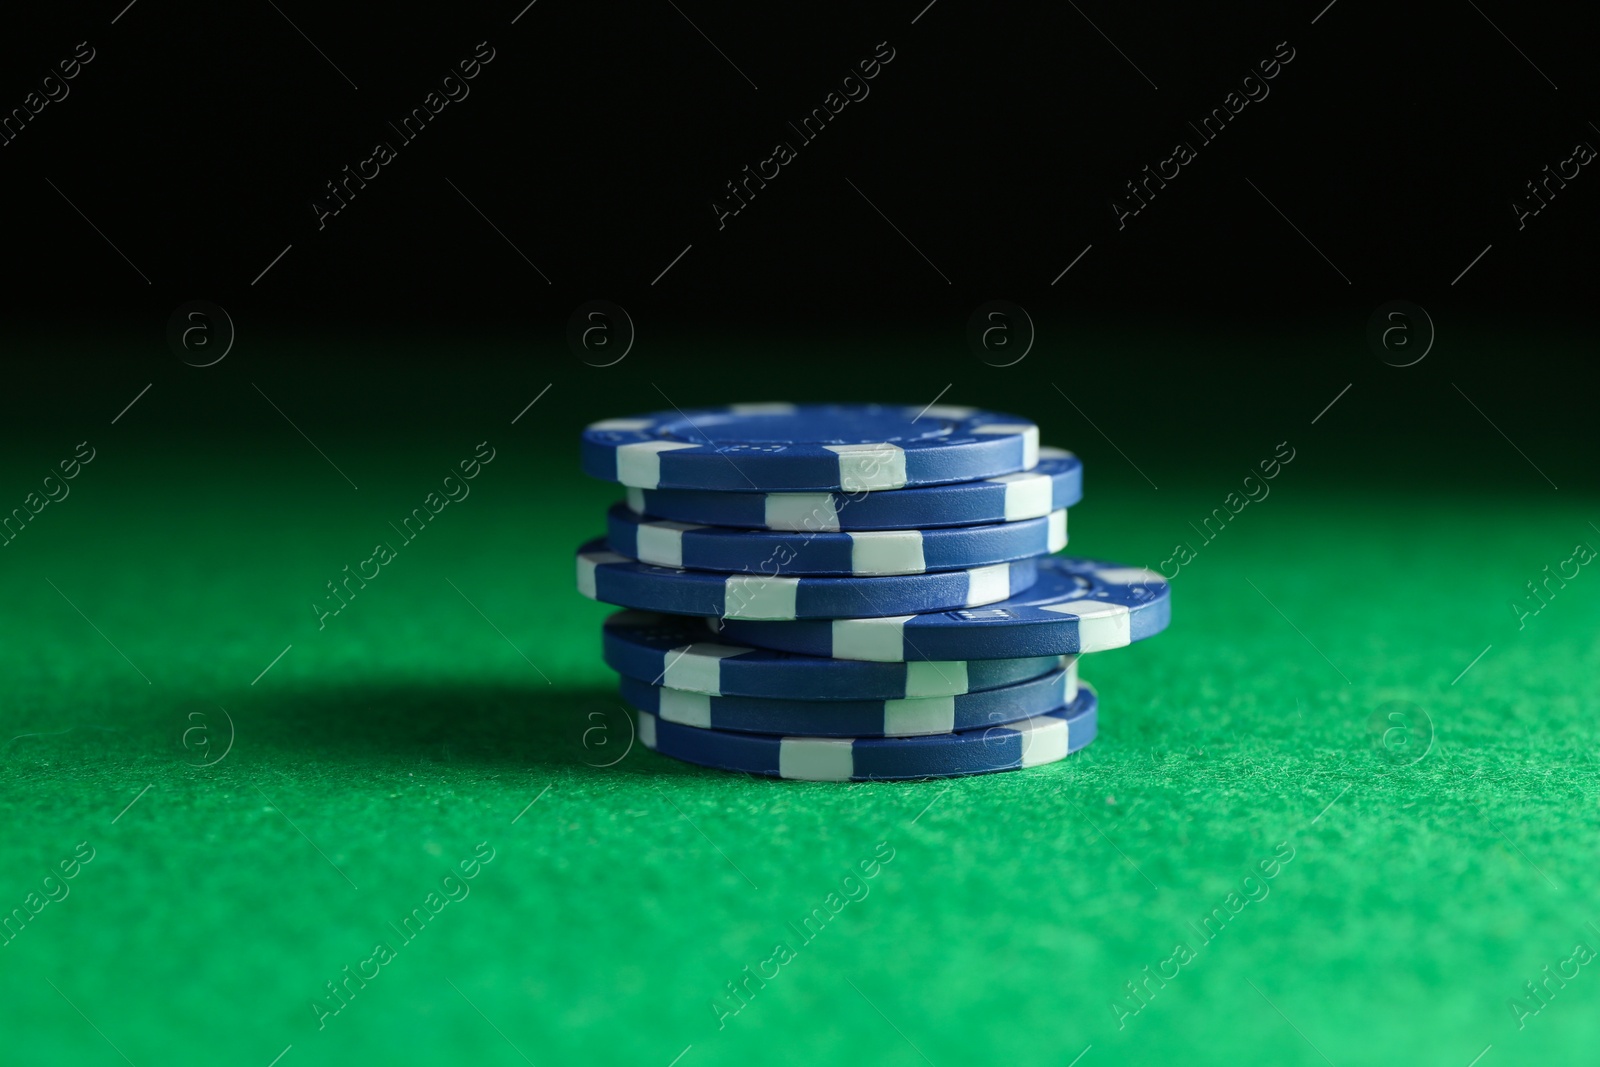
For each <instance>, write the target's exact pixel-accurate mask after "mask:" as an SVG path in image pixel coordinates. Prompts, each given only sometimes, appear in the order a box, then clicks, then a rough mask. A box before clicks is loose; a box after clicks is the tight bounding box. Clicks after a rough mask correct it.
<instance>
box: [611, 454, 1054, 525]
mask: <svg viewBox="0 0 1600 1067" xmlns="http://www.w3.org/2000/svg"><path fill="white" fill-rule="evenodd" d="M1082 498H1083V464H1082V463H1080V462H1079V461H1078V457H1077V456H1074V455H1073V454H1072V453H1071V452H1067V451H1064V450H1062V449H1059V448H1040V449H1039V464H1038V466H1036V467H1034V468H1033V469H1032V470H1028V471H1022V472H1018V473H1016V474H1002V475H1000V476H999V477H997V478H984V479H981V480H978V481H971V482H957V483H955V484H954V485H930V486H924V487H922V488H920V489H890V490H884V491H882V492H872V493H754V492H745V493H739V492H707V491H696V490H691V489H636V488H632V487H629V489H628V507H629V508H631V509H632V510H633V511H635V512H637V513H638V514H640V515H648V516H650V517H652V518H656V519H669V520H671V521H673V522H693V523H700V524H703V525H711V526H737V527H741V528H747V529H753V530H794V531H798V532H802V533H828V532H836V531H840V530H927V529H932V528H934V527H939V526H975V525H977V524H979V523H989V522H1016V521H1018V520H1020V519H1038V518H1043V517H1044V516H1046V515H1049V514H1050V513H1051V512H1052V511H1060V510H1062V509H1063V508H1070V507H1072V506H1073V505H1074V504H1076V503H1077V502H1078V501H1079V500H1081V499H1082Z"/></svg>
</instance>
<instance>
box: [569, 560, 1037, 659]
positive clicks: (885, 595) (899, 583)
mask: <svg viewBox="0 0 1600 1067" xmlns="http://www.w3.org/2000/svg"><path fill="white" fill-rule="evenodd" d="M1038 573H1039V569H1038V561H1037V560H1033V559H1024V560H1016V561H1015V562H1012V563H996V564H993V565H991V566H987V567H971V568H968V569H967V570H960V571H937V572H934V573H929V574H896V575H886V576H884V577H881V578H781V577H771V576H768V575H760V574H717V573H714V572H710V571H687V570H674V569H672V568H670V567H653V566H651V565H650V564H648V563H640V562H639V561H638V560H636V559H630V558H629V557H627V556H623V555H619V554H618V553H616V552H612V551H610V550H609V549H607V548H606V543H605V539H604V538H596V539H595V540H593V541H590V542H589V543H588V544H586V545H584V546H583V547H582V548H580V549H579V550H578V591H579V592H580V593H582V594H583V595H584V596H586V597H589V598H590V599H591V600H601V601H604V602H605V603H607V604H617V605H619V606H621V607H625V608H641V609H643V610H646V611H666V612H672V613H674V614H678V615H711V616H721V617H723V618H728V619H836V618H841V617H844V616H851V617H857V616H873V615H904V614H906V613H908V612H918V611H947V610H949V609H951V608H958V607H973V606H976V605H980V604H992V603H994V602H995V601H998V600H1005V599H1006V598H1008V597H1011V596H1015V595H1016V594H1017V593H1019V592H1021V591H1022V590H1024V589H1027V588H1028V587H1029V586H1031V585H1032V584H1033V582H1034V579H1035V578H1037V577H1038ZM854 658H858V659H859V658H862V657H854ZM955 658H961V657H955Z"/></svg>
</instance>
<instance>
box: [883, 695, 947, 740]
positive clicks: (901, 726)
mask: <svg viewBox="0 0 1600 1067" xmlns="http://www.w3.org/2000/svg"><path fill="white" fill-rule="evenodd" d="M955 728H956V698H955V697H916V698H913V699H911V700H885V701H884V702H883V733H884V736H885V737H915V736H918V735H921V734H947V733H949V732H950V731H952V730H954V729H955Z"/></svg>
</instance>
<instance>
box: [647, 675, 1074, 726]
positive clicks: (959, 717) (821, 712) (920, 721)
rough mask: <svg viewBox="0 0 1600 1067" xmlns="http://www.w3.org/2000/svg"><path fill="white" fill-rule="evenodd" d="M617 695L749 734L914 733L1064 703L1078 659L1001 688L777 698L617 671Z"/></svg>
mask: <svg viewBox="0 0 1600 1067" xmlns="http://www.w3.org/2000/svg"><path fill="white" fill-rule="evenodd" d="M621 689H622V699H623V700H626V701H627V702H628V703H629V704H631V705H633V706H634V707H635V708H637V709H638V710H640V711H648V712H650V713H651V714H652V715H654V716H656V718H658V719H660V720H661V721H662V722H672V723H678V724H679V725H681V726H698V727H702V728H705V729H711V730H734V731H737V732H738V733H750V734H795V735H800V736H804V737H916V736H920V735H924V734H948V733H953V732H955V731H958V730H974V729H977V728H979V727H983V726H1003V725H1005V724H1006V723H1009V722H1016V721H1017V720H1019V719H1028V718H1032V717H1033V716H1035V715H1043V714H1044V713H1045V712H1048V711H1051V710H1054V709H1055V708H1059V707H1062V706H1063V705H1066V704H1070V703H1072V701H1073V700H1074V699H1076V698H1077V695H1078V664H1077V661H1076V660H1073V661H1071V662H1070V663H1068V664H1067V665H1065V666H1061V667H1058V668H1056V669H1055V670H1053V671H1050V672H1049V673H1048V674H1042V675H1040V676H1039V677H1037V678H1033V679H1030V680H1029V681H1026V682H1018V683H1017V684H1016V685H1008V686H1004V687H1002V688H1000V689H985V690H984V691H983V692H981V693H964V694H962V695H961V696H953V697H911V698H909V699H905V700H783V699H774V698H770V697H731V696H716V697H714V696H707V695H706V694H704V693H690V692H687V691H685V690H682V689H669V688H667V687H666V686H660V685H651V684H650V683H649V682H641V681H639V680H637V679H634V678H626V677H625V678H623V679H622V682H621Z"/></svg>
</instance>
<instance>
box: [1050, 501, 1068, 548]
mask: <svg viewBox="0 0 1600 1067" xmlns="http://www.w3.org/2000/svg"><path fill="white" fill-rule="evenodd" d="M1066 547H1067V509H1066V508H1062V509H1061V510H1060V511H1052V512H1051V513H1050V540H1049V548H1050V551H1052V552H1060V551H1061V550H1062V549H1063V548H1066Z"/></svg>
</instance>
